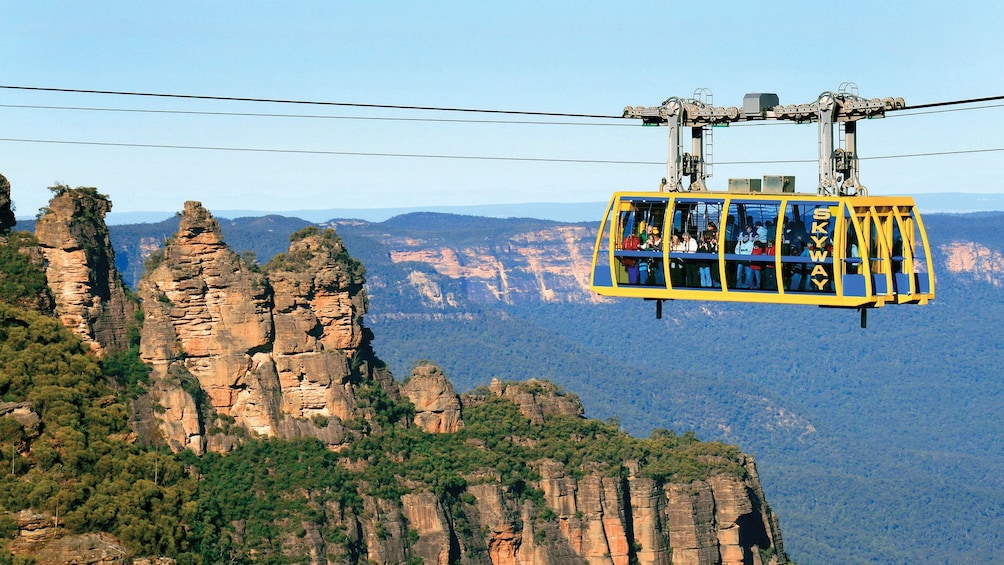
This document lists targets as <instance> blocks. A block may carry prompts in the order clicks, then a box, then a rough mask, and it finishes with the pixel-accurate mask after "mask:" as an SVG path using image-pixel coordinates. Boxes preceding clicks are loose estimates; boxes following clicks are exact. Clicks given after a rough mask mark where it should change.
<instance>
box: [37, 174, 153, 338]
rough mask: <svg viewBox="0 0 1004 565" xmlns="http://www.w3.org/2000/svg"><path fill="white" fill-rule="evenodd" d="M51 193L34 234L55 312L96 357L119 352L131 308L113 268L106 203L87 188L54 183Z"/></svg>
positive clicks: (126, 329)
mask: <svg viewBox="0 0 1004 565" xmlns="http://www.w3.org/2000/svg"><path fill="white" fill-rule="evenodd" d="M53 192H54V193H55V196H53V198H52V200H51V201H50V202H49V206H48V208H47V210H46V211H45V213H44V214H42V216H41V217H40V218H39V219H38V221H37V222H36V224H35V237H36V239H38V243H39V246H40V247H41V248H42V252H43V253H44V255H45V260H46V262H47V268H46V270H45V274H46V278H47V279H48V283H49V288H50V289H51V290H52V294H53V295H54V297H55V303H56V307H55V311H56V315H57V316H58V317H59V319H60V321H62V322H63V325H65V326H66V327H68V328H70V330H72V331H73V333H75V334H77V335H78V336H80V338H81V339H83V340H84V342H85V343H87V344H88V345H89V346H90V347H91V349H92V350H93V351H94V352H95V353H97V354H98V355H103V354H105V353H108V352H115V351H121V350H123V349H125V348H127V347H128V346H129V334H128V325H129V324H130V323H132V322H133V318H134V314H135V312H136V309H137V307H136V303H135V302H134V301H132V300H130V299H129V298H128V297H127V296H126V289H125V285H124V284H123V283H122V277H121V276H119V273H118V271H117V270H116V269H115V252H114V251H113V250H112V244H111V239H110V237H109V234H108V226H106V225H105V221H104V218H105V214H107V213H108V211H109V210H111V206H112V205H111V202H110V201H109V200H108V198H107V197H106V196H104V195H103V194H99V193H98V192H97V190H95V189H93V188H76V189H71V188H68V187H63V186H59V187H54V188H53Z"/></svg>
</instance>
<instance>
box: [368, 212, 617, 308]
mask: <svg viewBox="0 0 1004 565" xmlns="http://www.w3.org/2000/svg"><path fill="white" fill-rule="evenodd" d="M382 239H383V244H384V245H385V246H387V247H388V250H389V253H390V260H391V261H392V262H393V263H396V264H399V265H402V266H409V265H414V264H426V265H428V266H430V267H431V268H432V269H434V270H435V271H436V273H438V274H439V275H442V276H443V277H445V279H446V280H461V281H463V283H464V284H463V286H462V287H460V288H459V289H454V288H451V287H447V286H445V285H444V284H442V283H441V282H440V281H437V279H435V278H433V277H430V276H428V275H427V274H425V273H423V272H422V271H420V270H416V269H413V268H411V269H408V270H407V271H406V272H407V275H406V281H407V283H408V284H409V285H410V286H411V287H412V288H413V289H414V291H415V292H417V293H418V294H419V296H421V298H422V302H423V303H424V305H425V306H427V307H432V308H447V307H452V306H455V305H456V304H458V303H460V302H461V301H467V300H469V301H471V302H474V303H493V302H500V303H503V304H520V303H526V302H538V301H543V302H578V303H589V302H601V301H603V300H605V299H603V298H602V297H600V296H598V295H596V294H595V293H593V292H589V276H590V269H591V264H592V253H593V244H594V243H595V239H596V233H595V230H594V229H593V228H590V227H586V226H575V225H572V226H567V225H555V226H554V227H552V228H547V229H532V230H526V231H520V232H518V233H515V234H513V235H511V236H510V237H508V238H507V239H506V240H504V241H498V242H493V243H490V244H482V243H478V244H473V245H472V244H464V243H453V244H444V243H441V242H438V241H426V240H423V239H417V238H410V237H385V238H382ZM458 292H462V293H463V294H464V296H457V293H458Z"/></svg>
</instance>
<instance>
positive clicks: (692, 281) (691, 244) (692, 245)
mask: <svg viewBox="0 0 1004 565" xmlns="http://www.w3.org/2000/svg"><path fill="white" fill-rule="evenodd" d="M680 243H681V245H682V246H683V252H684V253H697V241H696V240H695V239H693V238H691V237H690V232H689V231H687V230H684V232H683V239H682V240H681V242H680ZM683 284H684V285H686V286H699V285H700V277H699V276H698V274H697V263H695V262H694V260H693V259H687V260H685V261H684V263H683Z"/></svg>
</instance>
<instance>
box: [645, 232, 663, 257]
mask: <svg viewBox="0 0 1004 565" xmlns="http://www.w3.org/2000/svg"><path fill="white" fill-rule="evenodd" d="M642 249H645V250H648V251H662V236H661V235H660V234H659V228H652V231H651V232H649V236H648V239H646V240H645V243H643V244H642Z"/></svg>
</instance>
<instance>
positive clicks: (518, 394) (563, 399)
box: [488, 379, 585, 424]
mask: <svg viewBox="0 0 1004 565" xmlns="http://www.w3.org/2000/svg"><path fill="white" fill-rule="evenodd" d="M488 388H489V390H490V391H491V392H492V394H494V395H495V396H499V397H502V398H505V399H506V400H509V401H511V402H512V403H513V404H515V405H516V406H519V411H520V412H522V413H523V415H524V416H526V417H527V418H529V419H530V422H532V423H534V424H540V423H542V422H543V421H544V418H545V417H547V416H558V415H562V414H564V415H567V416H578V417H582V415H583V414H584V413H585V410H584V409H583V408H582V403H581V402H579V399H578V398H576V396H575V395H574V394H567V393H565V392H564V391H561V390H560V389H559V388H558V386H557V385H556V384H554V383H552V382H548V381H538V380H537V379H530V380H528V381H526V382H522V383H504V382H502V381H500V380H498V379H492V384H491V385H490V386H489V387H488Z"/></svg>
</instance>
